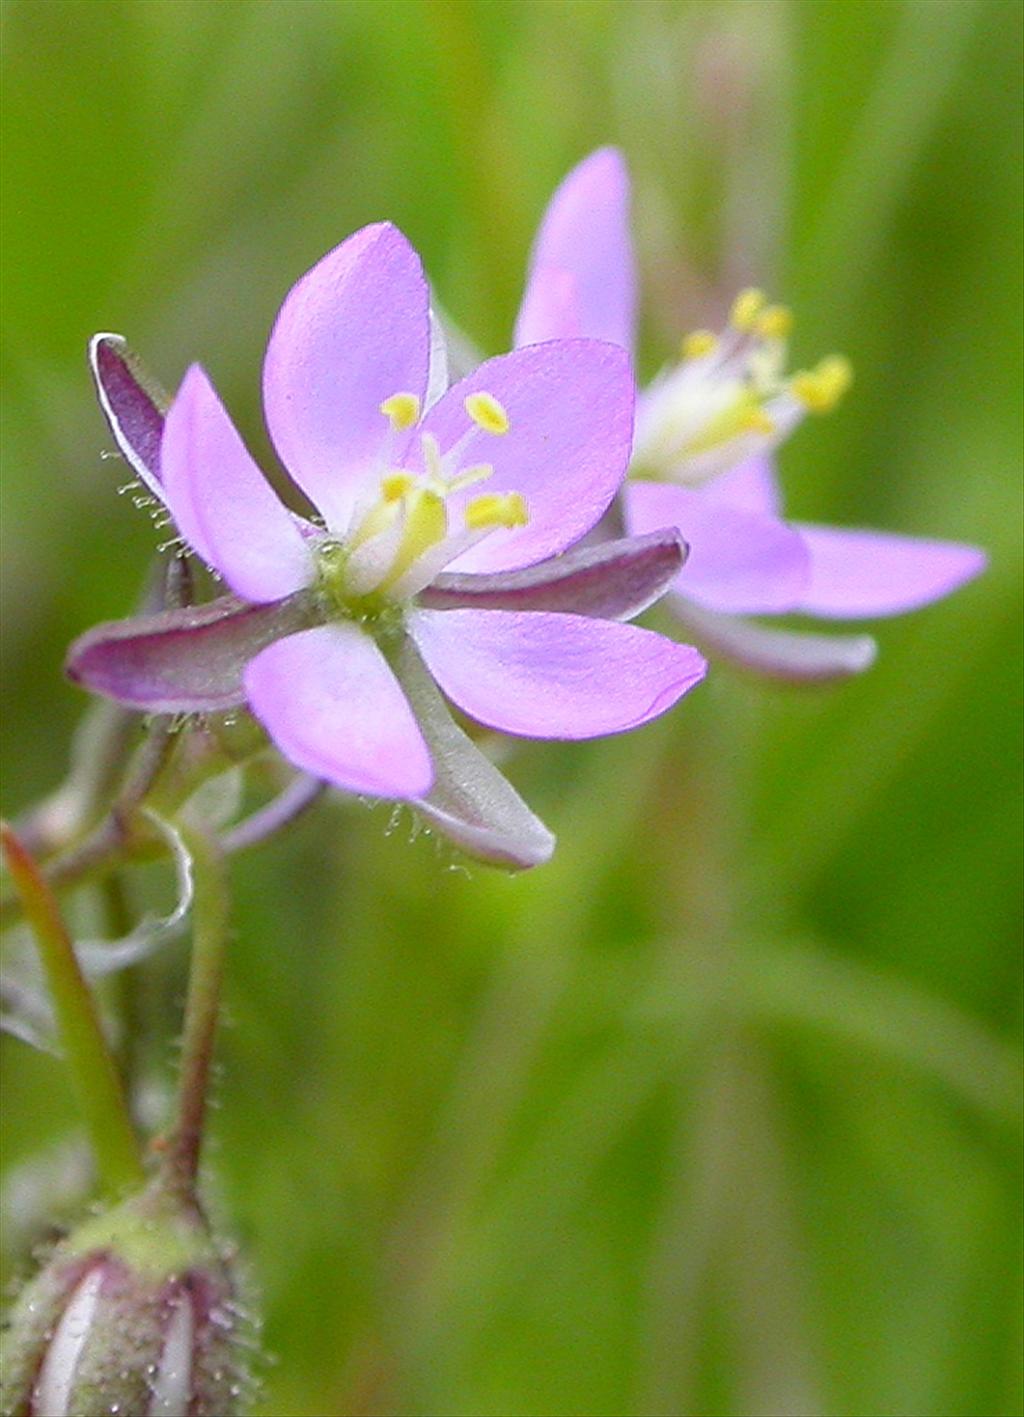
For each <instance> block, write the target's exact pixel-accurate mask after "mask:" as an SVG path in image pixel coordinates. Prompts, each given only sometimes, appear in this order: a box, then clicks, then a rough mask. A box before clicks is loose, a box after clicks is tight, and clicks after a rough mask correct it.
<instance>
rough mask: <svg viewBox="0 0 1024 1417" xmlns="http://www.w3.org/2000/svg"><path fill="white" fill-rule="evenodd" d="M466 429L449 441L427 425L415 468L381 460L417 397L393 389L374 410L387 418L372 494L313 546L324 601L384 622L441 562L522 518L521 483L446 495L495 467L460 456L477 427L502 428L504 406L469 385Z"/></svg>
mask: <svg viewBox="0 0 1024 1417" xmlns="http://www.w3.org/2000/svg"><path fill="white" fill-rule="evenodd" d="M465 409H466V412H467V414H468V415H469V418H470V427H469V429H468V430H467V431H466V432H465V433H464V434H463V435H462V437H461V438H459V439H458V440H457V441H456V442H455V443H454V444H453V445H452V446H451V447H450V448H449V449H448V450H447V451H445V452H442V450H441V447H440V445H439V443H438V441H437V439H436V437H435V436H434V435H433V434H432V433H421V434H420V437H419V449H420V453H421V460H422V470H421V471H417V472H413V471H411V470H409V469H407V468H402V467H392V466H388V464H389V462H390V448H391V446H393V443H394V438H395V435H396V434H398V433H400V432H404V431H407V430H408V429H410V428H413V427H415V426H416V424H417V423H418V422H419V420H420V401H419V399H418V398H417V397H416V395H415V394H409V393H396V394H392V395H391V396H390V398H387V399H385V400H384V402H383V403H382V404H381V406H380V410H381V413H382V414H383V415H384V416H385V417H386V418H387V419H388V422H389V423H390V425H391V426H390V431H389V442H388V443H386V444H385V448H384V454H383V456H382V460H381V461H382V464H383V467H384V469H385V470H384V471H383V472H382V474H381V476H380V478H379V482H378V485H377V490H376V495H375V496H372V497H370V498H364V499H363V500H362V501H361V502H360V503H359V504H358V505H357V507H356V508H355V511H354V513H353V516H352V519H351V522H350V524H349V528H348V531H347V533H346V534H345V536H344V537H342V538H338V537H326V538H325V539H324V540H323V541H321V542H320V543H319V545H318V546H317V548H316V552H315V554H316V559H317V586H318V589H319V591H320V593H321V596H322V598H323V599H324V601H325V602H326V604H327V607H328V608H329V610H330V611H331V612H333V613H335V614H339V615H342V616H344V617H345V618H348V619H357V620H363V621H373V622H375V623H380V624H381V626H382V627H383V626H384V625H386V623H389V622H390V621H391V620H392V619H394V618H395V615H396V612H397V613H398V614H399V619H400V612H398V607H399V606H400V605H401V604H402V602H404V601H407V600H409V599H410V598H411V597H412V596H413V595H415V594H417V592H418V591H420V590H422V589H423V588H424V587H425V586H426V585H429V583H430V582H431V581H432V580H433V578H434V576H436V575H437V574H438V572H439V571H441V570H443V568H444V567H445V566H446V565H448V563H449V562H450V561H453V560H454V559H455V558H456V557H457V556H460V555H461V554H462V553H463V552H465V551H468V550H469V548H470V547H471V546H473V545H475V544H476V543H477V542H478V541H480V540H482V539H483V538H484V537H485V536H488V535H490V533H491V532H492V531H494V530H496V529H497V528H499V527H505V528H513V527H517V526H525V525H526V523H527V521H528V520H529V514H528V511H527V507H526V501H525V499H524V498H523V496H522V495H521V494H520V493H519V492H484V493H482V494H481V495H479V496H476V497H471V498H469V499H468V500H464V499H461V498H460V499H459V502H458V505H457V507H456V508H453V507H452V505H451V498H452V497H453V495H454V494H456V493H461V492H465V491H466V490H467V489H468V488H470V487H473V486H474V485H476V484H477V483H481V482H486V481H487V479H488V478H490V477H492V476H493V474H494V467H493V465H492V464H491V463H471V464H470V465H469V466H463V463H462V457H463V454H464V452H465V451H466V448H467V445H468V444H469V443H470V442H471V441H473V440H475V439H476V437H477V435H478V434H479V433H480V432H484V433H486V434H488V435H490V436H492V437H503V436H504V435H505V434H506V433H507V432H508V431H509V427H510V424H509V418H508V414H507V413H506V411H505V409H504V408H503V407H502V405H501V404H500V403H499V402H498V400H497V399H496V398H495V397H494V396H493V395H492V394H488V393H485V392H482V391H481V392H477V393H474V394H470V395H468V397H467V398H466V400H465Z"/></svg>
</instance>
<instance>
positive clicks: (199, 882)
mask: <svg viewBox="0 0 1024 1417" xmlns="http://www.w3.org/2000/svg"><path fill="white" fill-rule="evenodd" d="M177 829H178V831H179V832H180V834H181V837H182V840H183V841H184V843H185V848H186V850H187V851H188V853H189V855H190V857H191V859H192V879H193V884H194V889H195V895H194V898H193V904H192V912H193V915H192V919H193V939H192V963H191V968H190V973H189V984H188V995H187V998H186V1001H185V1023H184V1030H183V1033H182V1045H181V1071H180V1074H179V1079H178V1094H177V1102H176V1107H175V1115H174V1121H173V1123H172V1126H171V1130H170V1133H169V1135H168V1137H167V1139H166V1142H165V1144H164V1158H163V1168H162V1170H163V1180H164V1183H165V1185H166V1186H167V1187H168V1188H169V1189H171V1190H172V1191H174V1192H176V1193H178V1194H180V1195H181V1196H183V1197H186V1198H187V1197H189V1196H191V1195H192V1194H193V1193H194V1189H195V1180H196V1172H197V1169H198V1164H199V1151H200V1147H201V1144H202V1137H203V1124H204V1121H205V1118H206V1104H207V1092H208V1089H209V1082H210V1066H211V1063H212V1061H213V1048H214V1041H215V1038H216V1034H217V1021H218V1017H219V1014H220V997H221V983H222V980H223V977H224V954H225V945H226V942H227V927H228V886H227V873H226V870H225V865H224V855H223V852H222V850H221V848H220V846H219V844H218V843H217V841H216V840H215V839H214V838H213V837H212V836H211V835H209V834H207V833H206V832H204V831H202V830H200V829H199V828H198V827H196V826H195V825H194V824H193V823H178V824H177Z"/></svg>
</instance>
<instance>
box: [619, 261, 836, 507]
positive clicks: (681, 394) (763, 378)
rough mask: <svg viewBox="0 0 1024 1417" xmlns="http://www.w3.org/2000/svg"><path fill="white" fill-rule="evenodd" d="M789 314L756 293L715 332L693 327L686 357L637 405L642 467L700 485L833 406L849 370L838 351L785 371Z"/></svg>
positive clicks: (743, 295) (740, 300)
mask: <svg viewBox="0 0 1024 1417" xmlns="http://www.w3.org/2000/svg"><path fill="white" fill-rule="evenodd" d="M792 325H793V317H792V314H791V313H790V311H789V310H788V309H787V307H786V306H784V305H769V304H768V303H767V301H766V299H765V297H764V295H763V293H762V292H761V291H759V290H753V289H751V290H744V291H741V292H740V294H739V295H738V296H737V297H736V300H735V301H734V303H733V307H732V311H731V313H730V316H729V324H728V326H727V328H726V329H725V330H723V331H722V332H720V333H719V334H715V333H713V332H712V331H711V330H694V331H692V332H691V333H690V334H688V335H686V337H685V338H684V339H683V342H682V348H681V354H682V363H680V364H679V365H677V366H676V367H675V368H674V369H672V370H670V371H669V372H668V373H667V374H665V375H663V376H662V378H661V379H660V380H659V381H657V383H655V384H654V385H653V386H652V388H651V389H650V390H649V391H648V393H647V395H646V397H645V399H644V401H643V404H642V407H641V409H640V411H639V416H638V425H637V439H636V450H635V455H634V456H635V463H636V465H637V467H638V468H639V469H640V470H641V472H642V474H646V475H648V476H654V477H668V478H672V479H674V480H677V481H681V482H687V483H692V484H699V483H702V482H705V481H707V480H708V479H709V478H710V477H714V476H715V475H716V474H718V473H720V472H724V471H726V470H727V469H728V468H729V467H731V466H734V465H735V464H736V463H738V462H740V461H742V459H744V458H746V457H748V456H750V455H751V454H752V453H754V452H758V451H762V450H764V449H767V448H769V447H773V446H774V445H775V444H776V443H777V442H779V441H780V439H781V438H783V437H784V436H785V435H786V434H787V433H788V432H790V431H791V430H792V429H793V428H794V427H795V426H796V424H797V423H799V422H800V420H801V419H802V418H803V417H804V415H805V414H806V413H808V412H812V413H828V412H830V411H831V410H832V409H833V408H835V407H836V405H837V404H838V402H839V400H840V399H841V398H842V396H843V394H844V393H845V392H846V390H847V389H848V388H849V385H850V381H851V379H852V377H853V373H852V370H851V368H850V364H849V361H848V360H846V359H844V358H843V357H842V356H841V355H831V356H830V357H829V358H827V359H823V360H822V361H821V363H820V364H818V365H817V366H816V367H815V368H814V369H804V370H801V371H799V372H798V373H796V374H791V375H788V374H786V372H785V369H786V355H787V339H788V336H789V333H790V330H791V329H792Z"/></svg>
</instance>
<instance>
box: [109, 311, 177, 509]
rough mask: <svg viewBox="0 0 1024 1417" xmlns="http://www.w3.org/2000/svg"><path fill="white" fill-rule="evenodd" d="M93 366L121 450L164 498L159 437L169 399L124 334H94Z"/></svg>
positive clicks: (137, 472) (155, 492)
mask: <svg viewBox="0 0 1024 1417" xmlns="http://www.w3.org/2000/svg"><path fill="white" fill-rule="evenodd" d="M89 368H90V369H91V370H92V377H93V380H94V381H95V384H96V393H97V395H98V397H99V401H100V407H101V408H102V410H103V415H104V417H105V418H106V420H107V423H108V424H109V426H110V431H111V433H112V434H113V435H114V441H115V442H116V443H117V446H118V450H119V451H120V453H121V455H122V456H123V457H124V458H125V460H126V461H127V462H128V463H129V465H130V466H131V468H132V470H133V471H134V472H135V474H136V475H137V476H138V478H139V479H140V480H141V481H142V482H143V483H144V484H145V486H146V487H147V488H148V490H149V491H150V492H151V493H152V494H153V495H154V496H155V497H158V498H159V499H160V500H161V501H163V495H164V494H163V484H162V481H161V477H160V439H161V438H162V437H163V430H164V414H165V413H166V412H167V408H168V406H169V404H170V399H169V398H168V397H167V395H166V394H165V393H164V391H163V390H162V389H161V388H160V386H159V384H157V383H156V381H155V380H154V379H152V378H151V377H150V375H149V374H148V373H147V372H146V371H145V369H143V367H142V365H141V363H140V362H139V360H138V358H137V356H136V355H134V354H133V353H132V351H131V350H130V349H129V348H128V345H127V343H126V341H125V340H124V338H123V336H121V335H113V334H98V335H93V337H92V339H91V340H90V341H89Z"/></svg>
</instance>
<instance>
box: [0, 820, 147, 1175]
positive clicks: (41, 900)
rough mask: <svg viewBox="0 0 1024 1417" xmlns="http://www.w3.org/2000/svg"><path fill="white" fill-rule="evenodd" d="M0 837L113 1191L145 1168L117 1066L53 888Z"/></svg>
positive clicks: (16, 844) (13, 839)
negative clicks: (34, 939)
mask: <svg viewBox="0 0 1024 1417" xmlns="http://www.w3.org/2000/svg"><path fill="white" fill-rule="evenodd" d="M0 839H2V843H3V850H4V855H5V857H6V859H7V865H8V867H9V869H10V873H11V878H12V880H13V882H14V886H15V889H16V890H17V892H18V896H19V897H20V899H21V902H22V905H23V907H24V911H25V916H26V918H27V920H28V923H29V924H30V925H31V927H32V931H33V934H34V935H35V938H36V943H37V945H38V948H39V954H40V958H41V960H42V964H43V970H44V972H45V975H46V982H47V985H48V987H49V990H50V994H51V997H52V999H53V1007H54V1012H55V1014H56V1016H57V1024H58V1028H59V1031H60V1038H61V1043H62V1045H63V1048H64V1053H65V1055H66V1057H67V1060H68V1064H69V1066H70V1069H71V1077H72V1081H73V1085H74V1087H75V1091H76V1092H77V1094H78V1103H79V1106H80V1108H81V1111H82V1116H83V1118H84V1121H85V1125H86V1130H87V1131H88V1134H89V1140H90V1143H91V1145H92V1149H93V1152H94V1153H95V1157H96V1164H97V1169H98V1171H99V1177H100V1181H101V1184H102V1186H103V1189H104V1190H105V1191H106V1192H107V1193H108V1194H110V1195H119V1194H121V1193H122V1192H124V1191H126V1190H128V1189H129V1188H131V1187H135V1186H140V1185H141V1184H142V1183H143V1181H144V1180H145V1174H144V1172H143V1169H142V1160H141V1157H140V1155H139V1147H138V1142H137V1139H136V1136H135V1132H134V1129H133V1127H132V1122H131V1117H130V1115H129V1112H128V1105H127V1101H126V1099H125V1095H124V1089H123V1087H122V1085H121V1080H120V1077H119V1075H118V1070H117V1066H116V1064H115V1062H114V1058H113V1055H112V1054H111V1051H110V1048H109V1046H108V1044H107V1040H106V1038H105V1037H104V1036H103V1030H102V1027H101V1025H100V1020H99V1015H98V1013H97V1011H96V1005H95V1001H94V999H93V996H92V993H91V991H90V989H89V986H88V985H87V984H86V982H85V978H84V977H83V975H82V971H81V969H80V967H79V964H78V960H77V959H76V957H75V952H74V949H73V947H72V944H71V939H70V937H69V935H68V932H67V929H66V928H65V925H64V921H63V919H62V918H61V914H60V910H59V908H58V906H57V902H56V900H55V899H54V897H53V894H52V892H51V891H50V889H49V887H48V886H47V884H46V882H45V880H44V879H43V876H42V873H41V872H40V870H39V867H38V866H37V865H36V863H35V861H34V860H33V858H32V856H31V855H30V854H29V853H28V852H27V851H26V850H25V848H24V846H23V845H22V844H21V842H20V840H19V839H18V837H17V836H16V835H15V833H14V832H13V830H12V829H11V828H10V827H9V826H8V825H7V824H6V823H4V824H2V825H0Z"/></svg>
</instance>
